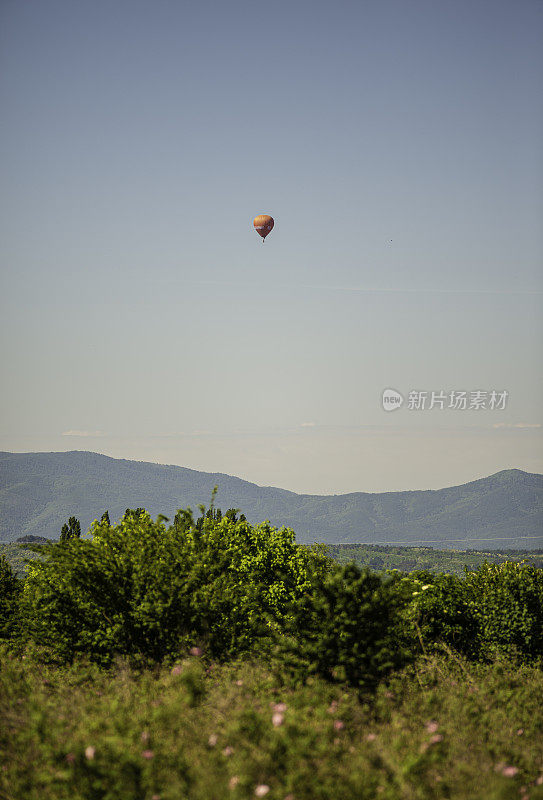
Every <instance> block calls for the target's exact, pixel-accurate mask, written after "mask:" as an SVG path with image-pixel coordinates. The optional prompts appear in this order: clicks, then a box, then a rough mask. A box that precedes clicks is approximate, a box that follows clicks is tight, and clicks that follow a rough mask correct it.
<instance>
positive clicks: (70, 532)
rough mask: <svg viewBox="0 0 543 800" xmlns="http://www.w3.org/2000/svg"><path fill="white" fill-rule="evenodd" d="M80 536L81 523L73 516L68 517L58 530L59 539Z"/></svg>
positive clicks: (67, 539)
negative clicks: (59, 530)
mask: <svg viewBox="0 0 543 800" xmlns="http://www.w3.org/2000/svg"><path fill="white" fill-rule="evenodd" d="M80 538H81V523H80V522H79V520H78V519H76V518H75V517H70V519H69V520H68V522H67V523H64V525H63V526H62V530H61V532H60V541H61V542H68V541H69V540H70V539H80Z"/></svg>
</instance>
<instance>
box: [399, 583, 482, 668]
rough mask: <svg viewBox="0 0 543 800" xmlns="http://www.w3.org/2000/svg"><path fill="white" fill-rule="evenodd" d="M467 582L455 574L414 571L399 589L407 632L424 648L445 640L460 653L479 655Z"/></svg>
mask: <svg viewBox="0 0 543 800" xmlns="http://www.w3.org/2000/svg"><path fill="white" fill-rule="evenodd" d="M466 589H467V586H466V582H465V581H464V580H462V579H461V578H459V577H457V576H456V575H445V574H443V573H439V574H437V575H436V574H434V573H432V572H426V571H418V572H412V573H410V574H409V575H405V576H404V577H403V578H401V579H400V580H399V582H398V584H397V587H396V591H397V592H398V593H399V594H400V595H401V598H402V600H403V602H404V603H405V606H404V620H405V634H406V637H407V638H410V639H411V640H412V641H413V642H414V643H416V644H418V645H419V646H420V648H421V649H422V650H427V649H432V648H433V647H434V646H435V645H436V644H441V643H445V644H447V645H449V646H450V647H452V648H454V649H455V650H457V651H458V652H461V653H464V654H465V655H468V656H474V657H475V656H477V654H478V651H479V636H478V625H477V621H476V619H475V617H474V615H473V607H472V605H471V604H470V602H469V597H468V593H467V591H466Z"/></svg>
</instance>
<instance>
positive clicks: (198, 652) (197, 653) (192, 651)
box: [189, 647, 202, 658]
mask: <svg viewBox="0 0 543 800" xmlns="http://www.w3.org/2000/svg"><path fill="white" fill-rule="evenodd" d="M189 653H190V654H191V656H196V657H197V658H199V657H200V656H201V655H202V648H201V647H191V648H190V650H189Z"/></svg>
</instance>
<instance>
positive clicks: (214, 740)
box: [207, 733, 219, 747]
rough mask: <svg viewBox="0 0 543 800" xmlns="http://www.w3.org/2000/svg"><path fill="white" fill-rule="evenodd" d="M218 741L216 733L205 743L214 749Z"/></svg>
mask: <svg viewBox="0 0 543 800" xmlns="http://www.w3.org/2000/svg"><path fill="white" fill-rule="evenodd" d="M218 740H219V737H218V736H217V734H216V733H212V734H211V736H210V737H209V739H208V740H207V743H208V745H209V746H210V747H215V745H216V744H217V742H218Z"/></svg>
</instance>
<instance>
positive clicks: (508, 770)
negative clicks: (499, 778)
mask: <svg viewBox="0 0 543 800" xmlns="http://www.w3.org/2000/svg"><path fill="white" fill-rule="evenodd" d="M517 772H518V767H504V768H503V769H502V775H505V777H506V778H514V777H515V775H516V774H517Z"/></svg>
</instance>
